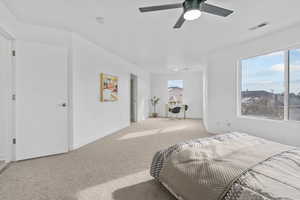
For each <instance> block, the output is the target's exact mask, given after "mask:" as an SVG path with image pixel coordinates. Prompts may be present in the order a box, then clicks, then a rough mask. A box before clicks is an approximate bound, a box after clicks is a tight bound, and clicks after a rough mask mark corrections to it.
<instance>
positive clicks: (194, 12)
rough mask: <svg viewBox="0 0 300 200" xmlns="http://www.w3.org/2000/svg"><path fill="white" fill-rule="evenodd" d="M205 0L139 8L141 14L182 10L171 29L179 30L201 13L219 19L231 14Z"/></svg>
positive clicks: (191, 0)
mask: <svg viewBox="0 0 300 200" xmlns="http://www.w3.org/2000/svg"><path fill="white" fill-rule="evenodd" d="M206 1H207V0H185V1H184V2H183V3H175V4H166V5H160V6H150V7H142V8H139V10H140V11H141V12H152V11H159V10H169V9H175V8H183V13H182V15H181V16H180V17H179V19H178V20H177V22H176V24H175V25H174V27H173V28H175V29H177V28H180V27H181V26H182V25H183V23H184V22H185V20H195V19H197V18H199V17H200V16H201V14H202V12H206V13H210V14H213V15H218V16H221V17H227V16H229V15H230V14H232V13H233V11H232V10H228V9H225V8H221V7H218V6H214V5H211V4H208V3H205V2H206Z"/></svg>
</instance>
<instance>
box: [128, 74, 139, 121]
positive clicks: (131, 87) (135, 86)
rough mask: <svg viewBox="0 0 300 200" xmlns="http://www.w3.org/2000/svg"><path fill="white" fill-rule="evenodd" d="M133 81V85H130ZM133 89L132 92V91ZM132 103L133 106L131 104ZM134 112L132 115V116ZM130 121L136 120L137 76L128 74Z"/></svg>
mask: <svg viewBox="0 0 300 200" xmlns="http://www.w3.org/2000/svg"><path fill="white" fill-rule="evenodd" d="M132 81H133V83H134V84H133V85H132ZM132 90H134V92H133V91H132ZM132 93H133V94H134V99H135V103H133V102H132V101H133V98H132ZM133 104H134V107H132V105H133ZM133 114H134V116H132V115H133ZM130 122H131V123H135V122H138V77H137V75H135V74H130Z"/></svg>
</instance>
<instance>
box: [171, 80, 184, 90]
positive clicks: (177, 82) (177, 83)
mask: <svg viewBox="0 0 300 200" xmlns="http://www.w3.org/2000/svg"><path fill="white" fill-rule="evenodd" d="M170 87H179V88H183V80H169V81H168V88H170Z"/></svg>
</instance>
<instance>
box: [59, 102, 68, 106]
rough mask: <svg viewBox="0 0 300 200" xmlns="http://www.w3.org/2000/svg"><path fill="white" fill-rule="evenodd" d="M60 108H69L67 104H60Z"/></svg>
mask: <svg viewBox="0 0 300 200" xmlns="http://www.w3.org/2000/svg"><path fill="white" fill-rule="evenodd" d="M59 106H61V107H67V103H61V104H59Z"/></svg>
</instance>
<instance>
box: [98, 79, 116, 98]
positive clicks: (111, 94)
mask: <svg viewBox="0 0 300 200" xmlns="http://www.w3.org/2000/svg"><path fill="white" fill-rule="evenodd" d="M118 88H119V85H118V77H116V76H112V75H108V74H104V73H101V74H100V101H102V102H108V101H117V100H118Z"/></svg>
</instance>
